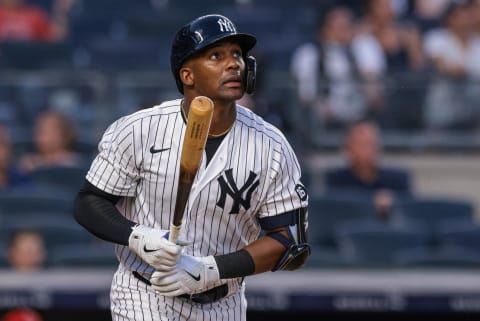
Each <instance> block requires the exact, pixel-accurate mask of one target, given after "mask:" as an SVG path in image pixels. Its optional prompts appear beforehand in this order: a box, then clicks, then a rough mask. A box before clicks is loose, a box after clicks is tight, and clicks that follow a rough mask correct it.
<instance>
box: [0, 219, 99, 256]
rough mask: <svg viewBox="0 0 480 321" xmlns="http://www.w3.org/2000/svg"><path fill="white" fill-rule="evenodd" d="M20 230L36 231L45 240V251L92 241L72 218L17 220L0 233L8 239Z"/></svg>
mask: <svg viewBox="0 0 480 321" xmlns="http://www.w3.org/2000/svg"><path fill="white" fill-rule="evenodd" d="M20 229H35V230H38V231H39V232H40V233H41V234H42V236H43V238H44V240H45V244H46V246H47V249H50V248H53V247H54V246H58V245H62V244H84V245H88V244H90V243H91V242H92V241H93V240H94V238H93V237H92V235H91V234H90V233H88V232H87V231H86V230H85V229H84V228H83V227H81V226H80V225H79V224H78V223H76V222H75V221H74V220H73V217H67V218H59V217H48V216H45V217H43V216H38V217H37V219H35V220H33V219H31V218H28V219H22V218H18V219H17V220H12V221H9V222H8V224H4V225H2V226H1V227H0V233H2V234H3V235H4V237H7V238H8V237H9V235H11V234H12V233H13V232H15V231H17V230H20Z"/></svg>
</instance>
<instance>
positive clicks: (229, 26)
mask: <svg viewBox="0 0 480 321" xmlns="http://www.w3.org/2000/svg"><path fill="white" fill-rule="evenodd" d="M217 23H218V25H219V26H220V31H221V32H225V31H228V32H236V30H235V26H234V25H233V23H232V22H231V21H230V20H228V19H224V18H220V19H218V21H217Z"/></svg>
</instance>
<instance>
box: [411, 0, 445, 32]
mask: <svg viewBox="0 0 480 321" xmlns="http://www.w3.org/2000/svg"><path fill="white" fill-rule="evenodd" d="M451 2H452V0H415V1H414V8H413V18H414V20H415V23H416V25H417V26H418V28H419V29H420V32H421V33H422V34H423V33H426V32H428V31H429V30H430V29H433V28H438V27H439V26H440V24H441V19H442V15H443V13H444V12H445V9H446V8H447V6H448V5H449V4H450V3H451Z"/></svg>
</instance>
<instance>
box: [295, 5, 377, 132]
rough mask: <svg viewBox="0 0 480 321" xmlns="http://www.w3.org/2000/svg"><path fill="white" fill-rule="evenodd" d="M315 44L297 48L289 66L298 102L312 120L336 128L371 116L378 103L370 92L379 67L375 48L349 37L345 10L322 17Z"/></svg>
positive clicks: (337, 8)
mask: <svg viewBox="0 0 480 321" xmlns="http://www.w3.org/2000/svg"><path fill="white" fill-rule="evenodd" d="M322 14H323V16H322V18H320V19H319V24H318V26H317V29H316V39H315V43H306V44H303V45H301V46H300V47H298V48H297V49H296V50H295V52H294V54H293V56H292V61H291V73H292V75H293V77H294V78H295V80H296V81H297V90H298V97H299V99H300V101H301V103H302V104H303V105H304V106H306V107H307V108H309V109H310V112H311V113H312V115H311V116H312V118H313V119H318V120H320V124H321V125H323V126H326V127H342V126H344V125H346V124H348V123H351V122H353V121H356V120H358V119H360V118H363V117H364V116H365V115H367V114H370V113H372V112H374V110H375V109H376V108H377V107H378V105H379V104H381V103H379V102H380V101H381V95H380V93H379V92H378V91H375V90H372V89H373V88H375V84H376V81H377V80H378V77H377V75H378V74H379V71H380V68H379V67H380V66H379V65H378V64H376V61H378V56H379V54H380V48H379V47H378V43H377V42H376V41H375V39H373V37H371V36H369V35H363V34H362V35H359V36H355V34H354V25H353V15H352V12H351V11H350V9H348V8H347V7H342V6H332V7H330V8H326V9H325V11H324V12H322Z"/></svg>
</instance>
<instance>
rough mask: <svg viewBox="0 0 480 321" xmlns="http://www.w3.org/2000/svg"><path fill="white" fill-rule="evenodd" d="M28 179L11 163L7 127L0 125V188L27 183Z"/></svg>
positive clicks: (11, 154)
mask: <svg viewBox="0 0 480 321" xmlns="http://www.w3.org/2000/svg"><path fill="white" fill-rule="evenodd" d="M28 181H29V179H28V177H27V176H26V175H24V174H23V173H22V172H21V171H19V170H18V168H17V167H16V166H14V165H13V151H12V144H11V140H10V135H9V132H8V129H7V128H6V127H5V126H2V125H0V190H2V189H6V188H9V187H15V186H19V185H22V184H26V183H28Z"/></svg>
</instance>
